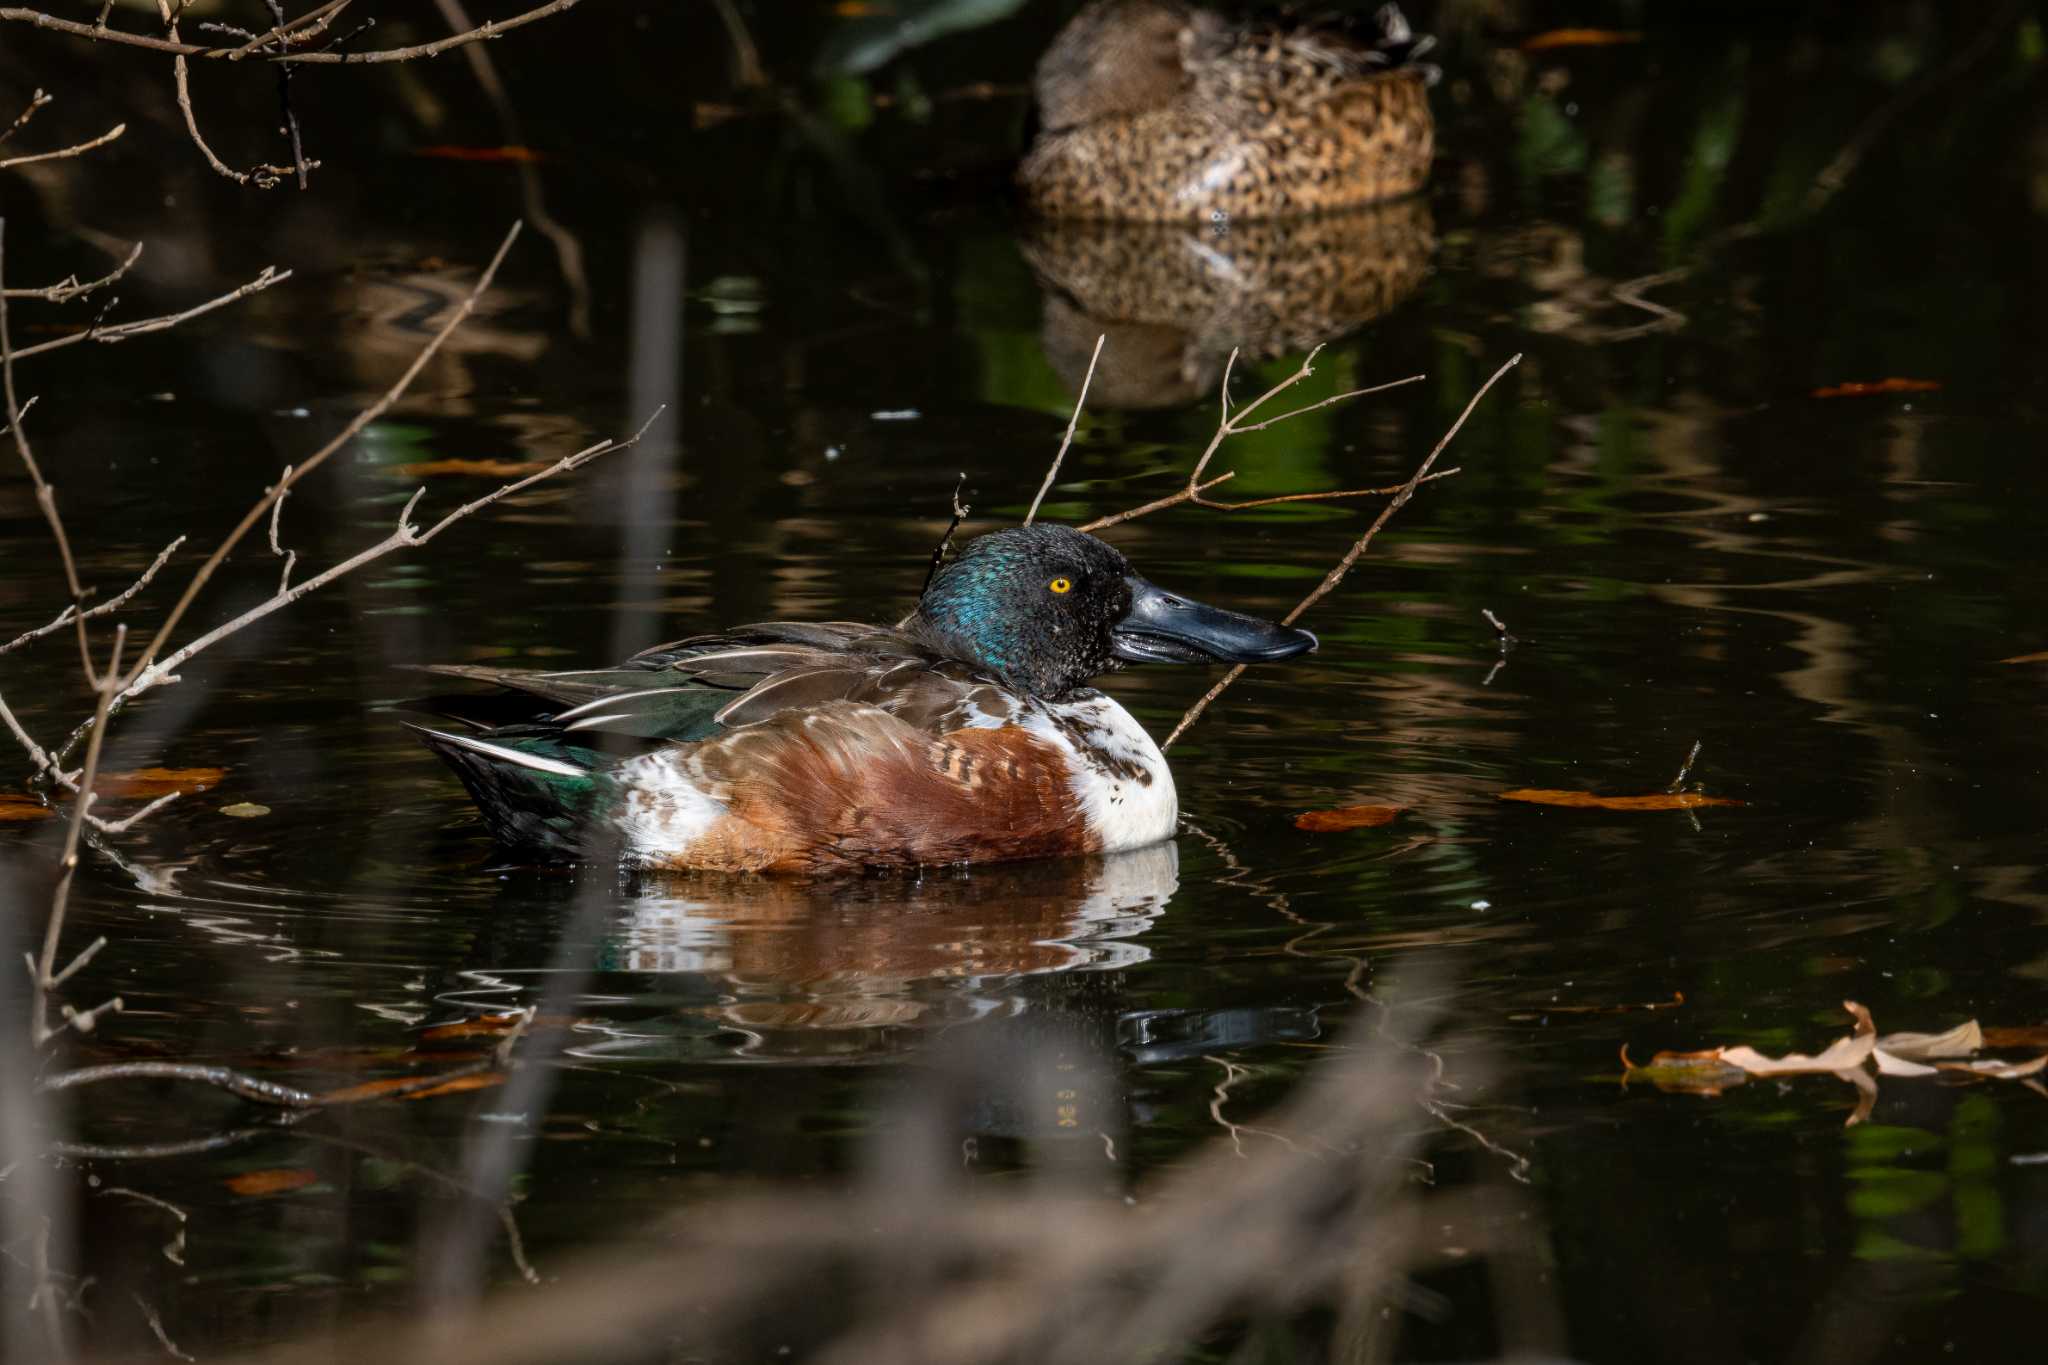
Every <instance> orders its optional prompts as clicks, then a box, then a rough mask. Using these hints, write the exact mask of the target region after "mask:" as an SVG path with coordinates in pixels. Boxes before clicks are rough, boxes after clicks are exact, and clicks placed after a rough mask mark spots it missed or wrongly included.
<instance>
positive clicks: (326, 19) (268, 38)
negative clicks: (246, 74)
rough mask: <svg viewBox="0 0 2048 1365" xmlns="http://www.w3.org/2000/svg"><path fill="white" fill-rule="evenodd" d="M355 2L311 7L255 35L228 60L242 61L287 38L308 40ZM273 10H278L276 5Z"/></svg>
mask: <svg viewBox="0 0 2048 1365" xmlns="http://www.w3.org/2000/svg"><path fill="white" fill-rule="evenodd" d="M354 2H355V0H327V3H326V4H324V5H321V6H318V7H317V8H315V9H310V10H308V11H306V12H305V13H304V14H301V15H300V16H299V17H298V18H296V19H292V20H289V21H288V22H285V23H281V24H279V25H278V26H277V27H276V28H273V29H271V30H270V31H269V32H267V33H258V34H255V35H253V36H252V37H251V38H250V39H249V41H248V42H246V43H243V44H242V45H241V46H240V47H238V48H236V49H235V50H234V51H232V52H230V53H228V54H227V57H228V60H229V61H231V62H238V61H241V60H242V59H243V58H244V57H247V56H249V55H250V54H251V53H253V52H255V51H257V50H258V49H260V48H266V47H276V46H278V44H279V43H281V42H282V41H283V40H284V39H286V38H289V39H290V40H291V42H292V43H295V44H296V43H303V42H308V41H310V40H311V39H313V38H315V37H317V36H319V35H320V34H321V33H324V32H325V31H326V30H327V28H328V26H329V25H331V24H332V23H333V22H334V21H335V20H336V19H337V18H339V17H340V16H341V12H342V11H343V10H345V9H347V8H348V7H349V6H350V5H351V4H353V3H354ZM272 12H273V13H275V12H276V11H275V7H273V10H272Z"/></svg>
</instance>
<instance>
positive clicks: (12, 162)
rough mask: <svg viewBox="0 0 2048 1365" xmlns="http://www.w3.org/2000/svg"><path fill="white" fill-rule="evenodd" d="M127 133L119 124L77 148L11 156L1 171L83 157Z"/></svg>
mask: <svg viewBox="0 0 2048 1365" xmlns="http://www.w3.org/2000/svg"><path fill="white" fill-rule="evenodd" d="M127 131H128V125H127V124H125V123H117V124H115V125H114V126H113V127H111V128H109V129H107V131H106V132H104V133H101V134H100V135H99V136H98V137H96V138H94V139H92V141H90V142H81V143H79V144H78V145H77V146H75V147H65V148H62V149H61V150H58V151H54V152H31V153H29V154H28V155H27V156H10V157H7V158H5V159H4V160H0V171H4V170H8V169H9V168H11V167H14V166H26V165H29V164H30V163H31V162H36V161H62V160H63V159H64V158H65V157H69V156H82V155H84V154H85V153H86V152H89V151H91V150H92V149H93V148H95V147H104V146H106V145H107V144H108V143H109V142H112V141H113V140H114V139H115V138H118V137H120V136H121V134H123V133H125V132H127Z"/></svg>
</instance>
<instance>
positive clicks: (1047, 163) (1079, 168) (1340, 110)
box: [1018, 0, 1435, 222]
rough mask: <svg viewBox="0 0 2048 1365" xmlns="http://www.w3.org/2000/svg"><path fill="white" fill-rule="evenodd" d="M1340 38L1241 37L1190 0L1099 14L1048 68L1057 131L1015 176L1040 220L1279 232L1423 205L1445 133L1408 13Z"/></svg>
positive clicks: (1328, 30)
mask: <svg viewBox="0 0 2048 1365" xmlns="http://www.w3.org/2000/svg"><path fill="white" fill-rule="evenodd" d="M1382 22H1383V25H1384V32H1383V33H1382V35H1381V36H1380V38H1379V39H1378V40H1376V41H1370V42H1368V41H1364V40H1361V39H1359V38H1357V37H1355V36H1353V35H1351V34H1349V33H1347V32H1345V31H1343V30H1341V29H1337V28H1334V27H1325V26H1314V25H1303V26H1288V25H1285V24H1280V23H1269V22H1245V23H1233V22H1230V21H1227V20H1225V19H1223V18H1222V17H1220V16H1218V15H1217V14H1214V13H1212V12H1210V11H1207V10H1202V9H1197V8H1195V7H1193V6H1191V5H1188V4H1184V3H1181V2H1180V0H1097V3H1094V4H1091V5H1089V6H1088V7H1087V8H1086V9H1084V10H1082V12H1081V13H1080V14H1079V15H1077V16H1076V17H1075V19H1074V20H1073V21H1072V22H1071V23H1070V24H1069V25H1068V26H1067V27H1066V29H1064V30H1063V31H1062V32H1061V33H1060V35H1059V37H1058V38H1057V39H1055V40H1054V42H1053V45H1052V47H1051V48H1050V49H1049V50H1048V51H1047V52H1046V54H1045V56H1044V58H1043V59H1042V60H1041V61H1040V63H1039V69H1038V77H1037V82H1036V90H1037V95H1038V103H1039V113H1040V118H1041V121H1042V124H1043V128H1044V131H1043V132H1042V133H1041V134H1040V136H1039V138H1038V141H1037V143H1036V145H1035V146H1033V147H1032V149H1031V153H1030V155H1029V156H1028V157H1026V158H1025V161H1024V165H1023V167H1022V168H1021V170H1020V171H1019V173H1018V179H1019V181H1020V183H1021V184H1022V185H1023V187H1024V190H1025V194H1026V196H1027V197H1028V199H1029V200H1030V202H1031V204H1032V206H1033V207H1034V208H1035V209H1037V210H1038V211H1039V212H1040V213H1043V214H1046V215H1049V216H1053V217H1066V218H1101V219H1137V220H1144V221H1152V222H1168V221H1188V220H1196V219H1203V220H1214V219H1217V218H1231V219H1237V218H1269V217H1279V216H1285V215H1290V214H1301V213H1318V212H1323V211H1326V210H1330V209H1339V208H1348V207H1352V206H1355V205H1359V204H1367V203H1372V202H1374V201H1377V200H1382V199H1390V198H1394V197H1396V196H1399V195H1404V194H1410V193H1412V192H1414V191H1415V190H1417V189H1419V188H1421V186H1422V184H1423V182H1424V180H1425V179H1427V178H1428V175H1429V163H1430V157H1431V154H1432V151H1433V147H1434V137H1435V125H1434V122H1433V121H1432V119H1431V117H1430V112H1429V97H1428V92H1427V86H1428V81H1429V73H1428V71H1427V70H1426V69H1425V68H1422V67H1419V66H1415V65H1412V64H1405V63H1406V60H1407V58H1409V57H1410V56H1412V55H1415V54H1416V53H1419V52H1420V51H1421V50H1422V49H1423V48H1424V47H1425V46H1426V40H1425V41H1424V42H1420V43H1418V42H1416V41H1415V40H1413V39H1412V38H1411V36H1410V35H1409V33H1408V30H1407V25H1406V24H1405V22H1403V21H1402V20H1401V19H1400V16H1399V13H1398V11H1395V10H1393V9H1392V7H1391V6H1390V7H1388V9H1387V10H1384V11H1382Z"/></svg>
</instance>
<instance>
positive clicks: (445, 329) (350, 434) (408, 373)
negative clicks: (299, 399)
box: [130, 222, 520, 682]
mask: <svg viewBox="0 0 2048 1365" xmlns="http://www.w3.org/2000/svg"><path fill="white" fill-rule="evenodd" d="M519 228H520V225H519V224H518V223H517V222H515V223H513V224H512V226H511V227H510V228H509V229H507V230H506V232H505V238H504V240H503V241H501V242H499V243H498V249H497V251H496V252H495V253H494V254H493V255H492V256H491V260H490V264H489V265H486V266H485V267H484V270H483V273H482V274H481V275H479V276H477V281H476V284H475V285H473V286H472V287H471V288H470V291H469V293H468V294H467V295H466V296H464V298H463V300H462V302H461V303H460V304H458V305H457V306H456V308H455V310H454V311H453V312H452V313H450V314H449V315H448V318H447V320H446V321H444V322H443V323H442V324H441V327H440V330H438V331H436V332H435V333H434V335H433V336H432V337H431V338H429V339H428V341H427V344H426V345H425V346H423V347H421V348H420V353H419V354H418V355H416V356H414V357H413V361H412V364H410V365H408V366H406V368H405V372H404V373H403V374H401V375H399V376H398V378H397V379H395V380H393V381H392V384H391V387H390V388H388V389H386V390H385V391H384V392H383V394H381V395H380V396H379V397H378V398H377V400H376V401H375V402H373V403H371V404H370V405H369V406H368V407H366V408H364V409H363V410H362V411H361V412H358V413H357V414H356V415H355V416H354V417H352V418H350V419H349V422H348V425H347V426H345V427H343V428H342V429H341V430H340V431H339V432H337V433H336V434H335V435H334V437H333V438H332V439H330V440H329V441H328V442H327V443H326V444H325V445H323V446H321V447H320V449H318V450H316V451H314V452H313V454H312V455H310V456H308V457H307V458H306V460H305V462H304V463H302V464H300V465H299V466H298V467H297V468H296V469H293V470H291V471H289V472H288V473H287V474H286V475H285V477H283V478H281V479H279V480H278V481H277V483H276V485H275V486H274V487H272V488H271V489H270V490H269V491H268V492H266V493H265V494H264V495H263V496H262V497H261V498H259V499H257V500H256V505H255V506H254V507H251V508H250V509H249V510H248V511H247V512H245V513H243V514H242V519H241V521H240V522H238V523H237V524H236V526H235V529H234V530H232V531H230V532H228V535H227V539H225V540H223V541H222V542H221V543H220V545H219V547H218V548H216V549H215V550H214V552H213V553H212V554H211V555H208V556H207V558H206V562H205V563H204V564H201V565H200V566H199V571H198V572H197V573H195V574H194V575H193V576H192V581H191V583H189V584H188V585H187V586H186V588H185V592H184V594H183V595H182V596H181V597H179V599H178V601H177V604H176V605H175V606H173V607H172V608H171V611H170V614H169V615H168V616H166V617H165V618H164V623H163V624H162V625H161V626H158V627H157V631H156V634H155V635H154V636H152V637H151V639H150V642H149V644H148V645H147V646H146V647H145V648H144V649H143V651H142V653H141V655H140V656H139V657H138V658H137V659H136V661H135V668H134V673H135V675H137V676H139V675H140V674H141V673H142V671H143V670H144V669H146V668H148V667H149V664H150V661H151V660H152V659H154V658H155V657H156V653H157V651H158V650H160V649H162V648H163V646H164V642H165V641H166V640H168V639H169V638H170V635H171V632H172V631H174V630H176V629H177V628H178V624H179V623H180V622H181V621H183V620H184V617H185V613H186V611H187V610H189V609H190V608H191V606H192V602H193V599H194V598H196V597H198V596H199V591H200V589H201V588H204V587H205V586H206V583H207V580H208V579H210V578H212V577H213V573H214V570H216V569H218V568H219V567H220V566H221V562H222V561H223V560H225V559H226V558H227V557H228V555H229V554H231V553H233V551H234V548H235V546H237V545H239V544H240V543H241V541H242V537H243V536H246V535H247V534H249V531H250V530H251V528H253V527H254V526H255V525H256V523H257V522H258V521H260V520H262V519H263V515H264V514H265V513H266V512H268V511H269V510H270V506H271V504H272V503H274V502H276V501H278V500H279V499H281V498H283V497H284V496H285V494H287V493H289V492H290V491H291V490H292V488H293V487H294V486H296V485H297V484H298V483H299V481H300V480H302V479H304V478H305V477H306V476H307V475H308V474H310V473H312V472H313V471H314V470H316V469H318V468H319V467H320V466H321V465H323V464H325V463H326V462H327V460H328V457H329V456H331V455H333V454H334V452H335V451H337V450H340V449H341V448H342V447H343V446H346V445H347V444H348V443H349V442H351V441H353V440H354V439H355V438H356V437H357V435H359V434H360V433H361V432H362V430H363V428H364V427H367V426H368V425H370V423H372V422H374V421H376V420H377V419H378V418H379V417H382V416H383V415H384V414H385V413H386V412H388V411H390V409H391V405H392V404H394V403H396V402H397V401H398V400H399V398H400V397H401V396H403V394H404V393H405V391H406V390H407V389H408V388H410V387H412V381H413V380H415V379H417V378H418V377H419V373H420V371H421V370H423V369H425V368H426V365H427V362H428V361H430V360H432V359H433V358H434V356H435V355H436V354H437V353H438V352H439V351H440V349H441V347H442V346H443V345H445V344H446V343H447V341H448V338H449V337H450V336H451V335H453V334H454V331H455V329H456V328H457V327H460V326H461V325H462V324H463V323H464V322H465V321H466V320H468V318H469V316H470V314H472V313H474V312H475V311H476V302H477V300H478V299H479V298H481V297H482V296H483V293H484V291H485V290H487V289H489V288H490V287H491V281H492V280H494V279H496V278H497V275H498V267H499V266H500V265H502V264H503V263H504V260H505V253H506V252H508V251H510V250H511V249H512V243H513V242H515V241H517V240H518V239H519ZM130 681H131V682H132V681H133V678H131V679H130Z"/></svg>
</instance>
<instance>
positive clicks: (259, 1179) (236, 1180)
mask: <svg viewBox="0 0 2048 1365" xmlns="http://www.w3.org/2000/svg"><path fill="white" fill-rule="evenodd" d="M319 1180H320V1174H319V1172H317V1171H308V1170H304V1169H302V1168H290V1169H284V1170H273V1171H244V1172H242V1173H241V1174H240V1175H231V1176H229V1177H228V1178H227V1180H226V1181H225V1182H224V1183H225V1184H226V1185H227V1187H228V1188H229V1189H231V1190H233V1191H234V1192H235V1193H236V1194H240V1195H249V1196H254V1195H263V1194H287V1193H289V1192H290V1191H292V1190H303V1189H305V1188H306V1186H308V1185H312V1184H317V1183H318V1182H319Z"/></svg>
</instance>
